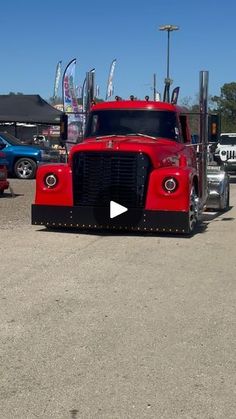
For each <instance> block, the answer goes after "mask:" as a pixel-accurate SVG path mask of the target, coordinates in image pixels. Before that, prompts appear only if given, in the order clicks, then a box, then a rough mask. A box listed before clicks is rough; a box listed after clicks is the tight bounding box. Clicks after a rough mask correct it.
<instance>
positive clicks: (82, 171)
mask: <svg viewBox="0 0 236 419" xmlns="http://www.w3.org/2000/svg"><path fill="white" fill-rule="evenodd" d="M207 85H208V73H207V72H200V132H199V136H200V143H199V144H198V145H197V146H196V145H193V144H192V143H191V132H190V128H189V122H188V118H189V115H188V113H187V112H186V109H184V108H181V107H179V106H178V105H177V104H176V103H166V102H157V101H150V100H149V98H148V97H146V98H145V100H135V99H134V97H130V100H122V99H120V98H119V97H116V100H115V101H111V102H102V103H99V104H93V105H92V106H91V109H90V112H89V116H88V121H87V126H86V131H85V138H84V141H83V142H82V143H80V144H78V145H75V146H74V147H73V148H72V149H71V151H70V154H69V159H68V162H67V163H65V164H53V165H43V166H41V167H40V168H39V169H38V172H37V179H36V196H35V203H34V204H33V205H32V224H39V225H45V226H46V227H48V228H50V227H53V228H57V227H73V228H80V229H108V230H117V229H118V230H137V231H152V232H172V233H181V234H182V233H184V234H185V233H186V234H191V233H193V231H194V229H195V227H196V225H197V222H198V220H199V216H200V214H201V212H202V211H203V209H204V208H205V206H206V202H207V199H208V197H209V185H208V183H209V182H208V180H207V127H208V117H207ZM172 102H175V100H173V101H172ZM214 179H215V180H216V178H214ZM213 183H214V182H213ZM226 183H227V182H226ZM213 189H214V188H213ZM215 189H216V188H215ZM213 192H214V191H213ZM221 194H222V193H221ZM223 194H224V197H225V196H226V188H225V187H223ZM227 194H228V190H227ZM213 195H214V193H213ZM214 198H215V196H214ZM220 199H221V205H222V197H220ZM227 199H228V195H227ZM227 199H226V198H224V202H223V206H224V207H226V206H227V205H228V200H227ZM212 202H213V201H212Z"/></svg>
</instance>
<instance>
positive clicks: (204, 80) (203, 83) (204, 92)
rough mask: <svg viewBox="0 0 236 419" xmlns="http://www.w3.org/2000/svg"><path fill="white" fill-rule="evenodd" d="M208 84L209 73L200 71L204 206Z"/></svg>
mask: <svg viewBox="0 0 236 419" xmlns="http://www.w3.org/2000/svg"><path fill="white" fill-rule="evenodd" d="M208 82H209V72H208V71H200V86H199V111H200V121H199V122H200V126H199V138H200V142H199V172H200V173H201V176H200V184H199V192H200V197H201V201H202V205H203V206H204V204H205V202H206V200H207V196H208V187H207V160H208V157H207V146H208Z"/></svg>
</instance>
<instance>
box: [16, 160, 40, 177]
mask: <svg viewBox="0 0 236 419" xmlns="http://www.w3.org/2000/svg"><path fill="white" fill-rule="evenodd" d="M36 169H37V164H36V163H35V161H34V160H32V159H30V158H28V157H23V158H20V159H18V160H17V161H16V162H15V166H14V174H15V176H16V177H17V178H18V179H34V178H35V174H36Z"/></svg>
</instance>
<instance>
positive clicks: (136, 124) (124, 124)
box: [85, 109, 179, 141]
mask: <svg viewBox="0 0 236 419" xmlns="http://www.w3.org/2000/svg"><path fill="white" fill-rule="evenodd" d="M132 134H133V135H134V134H143V135H147V136H151V137H155V138H157V137H162V138H168V139H171V140H175V141H178V140H179V130H178V125H177V118H176V114H175V112H171V111H155V110H150V109H147V110H129V109H125V110H98V111H93V112H91V114H90V117H89V120H88V124H87V128H86V132H85V138H89V137H102V136H107V135H132Z"/></svg>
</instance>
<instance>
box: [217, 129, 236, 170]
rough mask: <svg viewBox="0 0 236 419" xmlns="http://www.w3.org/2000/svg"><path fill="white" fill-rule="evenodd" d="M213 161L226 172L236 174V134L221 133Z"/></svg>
mask: <svg viewBox="0 0 236 419" xmlns="http://www.w3.org/2000/svg"><path fill="white" fill-rule="evenodd" d="M214 159H215V161H217V163H218V164H220V165H223V166H224V168H225V170H226V171H228V172H236V133H235V132H224V133H221V135H220V139H219V142H218V144H217V146H216V150H215V154H214Z"/></svg>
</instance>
